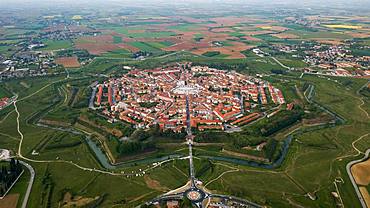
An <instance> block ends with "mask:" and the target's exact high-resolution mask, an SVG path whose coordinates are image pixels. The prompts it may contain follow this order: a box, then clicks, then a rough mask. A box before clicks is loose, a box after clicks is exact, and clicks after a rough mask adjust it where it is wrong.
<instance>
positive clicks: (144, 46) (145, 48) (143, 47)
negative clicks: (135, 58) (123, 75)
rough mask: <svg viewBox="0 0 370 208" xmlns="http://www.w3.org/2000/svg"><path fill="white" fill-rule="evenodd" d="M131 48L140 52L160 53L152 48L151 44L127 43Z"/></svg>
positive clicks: (159, 50) (157, 49)
mask: <svg viewBox="0 0 370 208" xmlns="http://www.w3.org/2000/svg"><path fill="white" fill-rule="evenodd" d="M129 44H130V45H131V46H134V47H136V48H138V49H140V50H141V51H146V52H152V53H155V52H161V49H159V48H156V47H154V46H153V45H152V44H148V43H146V42H131V43H129Z"/></svg>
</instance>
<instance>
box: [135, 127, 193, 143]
mask: <svg viewBox="0 0 370 208" xmlns="http://www.w3.org/2000/svg"><path fill="white" fill-rule="evenodd" d="M185 136H186V132H181V133H175V132H173V131H171V130H166V131H162V130H161V129H160V128H159V125H153V126H152V127H151V128H150V129H149V130H143V129H138V130H136V131H135V132H134V133H133V134H132V135H131V139H133V140H138V141H145V140H148V139H150V138H153V137H165V138H171V139H184V138H185Z"/></svg>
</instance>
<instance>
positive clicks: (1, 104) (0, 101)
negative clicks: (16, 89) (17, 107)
mask: <svg viewBox="0 0 370 208" xmlns="http://www.w3.org/2000/svg"><path fill="white" fill-rule="evenodd" d="M15 99H16V97H12V98H8V97H3V98H0V110H1V109H3V108H5V107H7V106H8V105H10V104H12V103H13V101H14V100H15Z"/></svg>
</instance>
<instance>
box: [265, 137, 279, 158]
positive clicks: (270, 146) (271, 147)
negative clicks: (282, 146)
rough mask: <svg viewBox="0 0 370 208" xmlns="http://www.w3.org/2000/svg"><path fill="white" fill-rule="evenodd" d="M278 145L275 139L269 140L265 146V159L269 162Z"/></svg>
mask: <svg viewBox="0 0 370 208" xmlns="http://www.w3.org/2000/svg"><path fill="white" fill-rule="evenodd" d="M278 143H279V142H278V141H277V140H275V139H269V140H268V141H267V144H266V146H265V147H264V148H263V152H264V155H265V158H267V159H268V160H269V161H272V159H273V156H274V153H275V152H276V147H277V146H278Z"/></svg>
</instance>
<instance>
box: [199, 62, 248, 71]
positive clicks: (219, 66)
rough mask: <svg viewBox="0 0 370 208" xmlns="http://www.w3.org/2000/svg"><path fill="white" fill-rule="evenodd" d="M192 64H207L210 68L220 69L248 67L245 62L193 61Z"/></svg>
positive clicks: (236, 69)
mask: <svg viewBox="0 0 370 208" xmlns="http://www.w3.org/2000/svg"><path fill="white" fill-rule="evenodd" d="M193 65H194V66H197V65H198V66H209V67H211V68H216V69H222V70H229V71H232V70H235V71H242V70H245V69H247V68H248V64H247V63H239V64H227V63H193Z"/></svg>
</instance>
